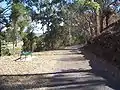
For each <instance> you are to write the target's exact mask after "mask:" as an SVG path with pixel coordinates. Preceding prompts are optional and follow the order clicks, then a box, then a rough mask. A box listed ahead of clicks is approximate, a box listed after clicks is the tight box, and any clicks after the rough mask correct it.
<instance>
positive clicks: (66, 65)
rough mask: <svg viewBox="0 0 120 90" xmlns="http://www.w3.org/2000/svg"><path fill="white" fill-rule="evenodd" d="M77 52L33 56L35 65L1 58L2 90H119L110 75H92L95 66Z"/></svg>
mask: <svg viewBox="0 0 120 90" xmlns="http://www.w3.org/2000/svg"><path fill="white" fill-rule="evenodd" d="M78 48H79V46H73V47H67V48H66V50H55V51H46V52H40V53H34V54H33V58H32V61H14V60H15V59H17V58H18V57H16V58H14V57H2V58H1V61H0V90H27V89H29V90H117V88H119V87H117V86H116V85H117V84H116V82H113V80H112V79H109V78H106V77H104V76H108V77H109V74H107V73H105V72H104V71H102V70H98V69H97V70H96V71H93V68H95V67H96V66H95V67H93V66H91V65H90V60H89V59H86V56H85V55H84V54H83V53H82V51H80V50H79V49H78ZM98 65H99V63H98ZM101 74H102V75H101ZM104 74H105V75H104ZM118 90H119V89H118Z"/></svg>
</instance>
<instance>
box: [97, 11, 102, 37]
mask: <svg viewBox="0 0 120 90" xmlns="http://www.w3.org/2000/svg"><path fill="white" fill-rule="evenodd" d="M96 23H97V31H96V35H97V36H98V35H100V28H101V26H100V25H101V24H100V12H96Z"/></svg>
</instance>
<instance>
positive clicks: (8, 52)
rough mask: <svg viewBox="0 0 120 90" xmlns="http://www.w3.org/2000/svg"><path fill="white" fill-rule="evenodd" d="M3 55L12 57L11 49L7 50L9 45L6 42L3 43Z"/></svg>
mask: <svg viewBox="0 0 120 90" xmlns="http://www.w3.org/2000/svg"><path fill="white" fill-rule="evenodd" d="M1 55H2V56H4V55H11V53H10V51H9V49H8V48H7V43H6V42H5V41H4V40H2V42H1Z"/></svg>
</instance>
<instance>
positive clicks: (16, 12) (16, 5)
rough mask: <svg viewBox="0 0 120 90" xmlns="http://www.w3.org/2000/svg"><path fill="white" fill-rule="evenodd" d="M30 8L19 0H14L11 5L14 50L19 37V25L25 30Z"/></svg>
mask: <svg viewBox="0 0 120 90" xmlns="http://www.w3.org/2000/svg"><path fill="white" fill-rule="evenodd" d="M28 11H29V10H28V9H26V7H25V6H24V4H22V3H21V2H20V1H19V0H13V3H12V7H11V16H10V17H11V20H12V27H13V29H12V39H13V40H12V41H13V50H14V45H16V46H17V38H18V35H19V33H18V27H19V28H20V29H21V30H20V32H21V31H23V29H24V28H25V26H26V25H27V24H28Z"/></svg>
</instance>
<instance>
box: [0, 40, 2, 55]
mask: <svg viewBox="0 0 120 90" xmlns="http://www.w3.org/2000/svg"><path fill="white" fill-rule="evenodd" d="M1 44H2V43H1V40H0V56H1Z"/></svg>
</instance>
